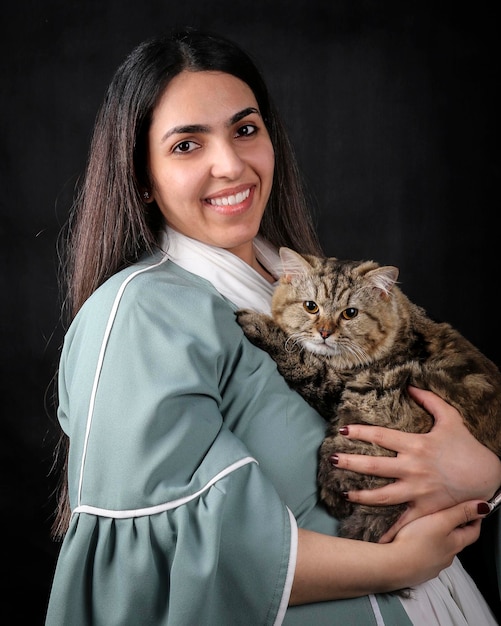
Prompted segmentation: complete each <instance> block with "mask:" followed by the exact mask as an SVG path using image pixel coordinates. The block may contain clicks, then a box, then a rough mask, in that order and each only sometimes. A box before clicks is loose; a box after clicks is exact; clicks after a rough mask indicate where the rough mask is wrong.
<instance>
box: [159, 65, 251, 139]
mask: <svg viewBox="0 0 501 626" xmlns="http://www.w3.org/2000/svg"><path fill="white" fill-rule="evenodd" d="M246 107H255V108H258V106H257V101H256V98H255V96H254V94H253V92H252V90H251V88H250V87H249V86H248V85H247V84H246V83H244V82H243V81H242V80H240V79H239V78H236V77H235V76H233V75H231V74H226V73H224V72H208V71H203V72H190V71H183V72H181V73H180V74H178V75H177V76H175V77H174V78H173V79H172V80H171V81H170V83H169V84H168V85H167V87H166V89H165V91H164V92H163V94H162V96H161V98H160V100H159V102H158V104H157V106H156V107H155V109H154V111H153V119H152V129H153V127H154V126H156V125H160V126H162V128H163V129H164V130H165V127H166V126H169V125H170V126H175V125H178V124H180V123H182V124H188V123H203V124H209V125H210V124H217V123H224V122H225V121H227V120H228V119H229V118H230V117H231V116H232V115H233V114H234V113H235V112H236V111H240V110H242V109H244V108H246Z"/></svg>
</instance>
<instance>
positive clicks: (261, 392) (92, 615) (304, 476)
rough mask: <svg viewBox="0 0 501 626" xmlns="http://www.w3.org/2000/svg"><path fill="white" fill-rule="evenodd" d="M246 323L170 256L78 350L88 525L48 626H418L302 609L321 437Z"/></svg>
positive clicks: (113, 297)
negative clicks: (303, 541)
mask: <svg viewBox="0 0 501 626" xmlns="http://www.w3.org/2000/svg"><path fill="white" fill-rule="evenodd" d="M234 310H235V307H234V306H233V305H232V304H231V303H229V302H228V301H227V300H226V299H225V298H224V297H223V296H221V295H220V294H219V293H218V292H217V291H216V290H215V289H214V287H213V286H212V285H211V284H210V283H209V282H207V281H206V280H204V279H202V278H200V277H198V276H196V275H194V274H191V273H190V272H187V271H185V270H183V269H181V268H180V267H178V266H177V265H175V264H174V263H172V262H171V261H168V260H166V258H165V257H164V256H162V255H161V254H160V253H159V254H158V255H156V256H154V257H151V258H149V259H146V260H145V261H144V262H141V263H139V264H137V265H135V266H133V267H130V268H128V269H126V270H124V271H122V272H120V273H119V274H117V275H115V276H114V277H112V278H111V279H110V280H108V281H107V282H106V283H105V284H104V285H103V286H102V287H101V288H100V289H98V291H96V292H95V293H94V294H93V295H92V296H91V297H90V298H89V300H88V301H87V302H86V303H85V305H84V307H83V308H82V310H81V311H80V312H79V314H78V316H77V317H76V319H75V320H74V322H73V324H72V325H71V327H70V329H69V331H68V333H67V335H66V338H65V342H64V348H63V351H62V355H61V362H60V372H59V400H60V406H59V419H60V422H61V424H62V427H63V428H64V430H65V432H66V433H67V434H68V435H69V437H70V442H71V443H70V457H69V487H70V498H71V506H72V511H73V515H72V519H71V524H70V528H69V531H68V533H67V535H66V537H65V539H64V542H63V545H62V548H61V552H60V555H59V558H58V562H57V567H56V572H55V576H54V580H53V585H52V591H51V595H50V600H49V606H48V612H47V618H46V624H47V626H84V625H85V626H91V625H92V626H113V625H117V626H118V625H120V626H129V625H130V626H147V625H150V624H151V625H162V626H164V625H165V626H167V625H169V626H171V625H174V626H199V625H203V626H226V625H228V626H230V625H231V626H238V625H242V626H258V625H268V624H270V625H272V624H282V623H283V624H287V625H297V624H302V625H316V626H321V625H323V624H329V625H333V624H342V625H344V626H346V625H350V624H353V625H356V626H363V625H366V624H367V625H369V624H374V625H376V624H387V625H398V626H404V625H405V624H410V620H409V619H408V617H407V614H406V612H405V610H404V609H403V607H402V605H401V603H400V601H399V600H398V598H395V597H392V596H391V597H390V596H377V597H374V596H371V597H363V598H359V599H353V600H345V601H336V602H325V603H319V604H310V605H304V606H300V607H293V608H288V607H287V602H288V597H289V593H290V586H291V582H292V576H293V571H294V563H295V553H296V532H297V529H296V522H297V525H298V526H300V527H305V528H310V529H313V530H317V531H321V532H325V533H329V534H334V533H335V532H336V521H335V520H334V519H333V518H332V517H331V516H329V515H328V514H327V513H326V512H325V510H324V509H323V508H322V507H321V505H319V503H318V501H317V489H316V464H317V449H318V446H319V444H320V442H321V440H322V437H323V434H324V427H325V424H324V422H323V420H322V419H321V418H320V417H319V415H318V414H316V413H315V412H314V411H313V409H312V408H310V407H309V406H308V405H307V404H306V403H305V402H304V401H303V399H302V398H301V397H300V396H299V395H298V394H296V393H295V392H293V391H292V390H290V389H289V387H288V386H287V385H286V383H285V382H284V380H283V379H282V377H281V376H280V375H279V374H278V372H277V370H276V368H275V365H274V363H273V361H272V360H271V359H270V358H269V357H268V355H267V354H265V353H264V352H262V351H261V350H259V349H257V348H255V347H254V346H253V345H251V344H250V343H249V342H248V341H247V339H246V338H245V337H244V336H243V334H242V331H241V329H240V327H239V326H238V324H237V323H236V320H235V315H234Z"/></svg>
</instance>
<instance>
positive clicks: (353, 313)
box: [341, 306, 358, 320]
mask: <svg viewBox="0 0 501 626" xmlns="http://www.w3.org/2000/svg"><path fill="white" fill-rule="evenodd" d="M357 315H358V309H355V308H354V307H352V306H350V307H348V308H347V309H345V310H344V311H343V312H342V313H341V317H342V318H343V319H345V320H352V319H353V318H354V317H357Z"/></svg>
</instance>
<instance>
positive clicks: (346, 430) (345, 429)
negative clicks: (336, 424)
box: [339, 426, 350, 435]
mask: <svg viewBox="0 0 501 626" xmlns="http://www.w3.org/2000/svg"><path fill="white" fill-rule="evenodd" d="M349 432H350V429H349V428H348V426H341V428H340V429H339V434H340V435H347V434H348V433H349Z"/></svg>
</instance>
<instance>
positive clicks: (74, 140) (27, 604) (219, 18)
mask: <svg viewBox="0 0 501 626" xmlns="http://www.w3.org/2000/svg"><path fill="white" fill-rule="evenodd" d="M462 7H463V8H462ZM491 7H492V5H491V4H490V3H487V2H477V3H475V6H474V12H472V8H471V6H470V4H465V3H461V6H459V4H456V3H452V2H426V1H424V2H405V1H403V2H402V1H401V2H389V1H385V0H381V1H377V0H372V1H370V0H365V1H357V0H325V1H322V0H308V1H306V0H296V1H295V2H292V3H291V2H290V1H285V0H277V1H272V0H253V1H252V2H244V1H243V0H220V1H214V2H203V1H199V2H197V1H195V0H182V1H179V0H176V1H175V2H169V1H163V2H161V1H159V0H158V1H154V0H142V1H138V2H133V1H132V0H128V1H123V2H119V1H118V0H107V1H105V2H103V1H102V0H100V1H97V0H90V1H85V0H79V1H71V0H38V1H36V0H32V1H28V0H21V1H19V2H16V3H14V2H12V1H11V2H10V3H8V4H4V5H3V7H2V12H1V16H0V24H1V26H0V29H1V30H0V35H1V37H0V53H1V56H0V58H1V63H2V65H1V67H2V75H1V79H2V80H1V90H0V113H1V115H2V121H1V124H0V133H1V142H0V150H1V152H0V159H1V160H0V163H1V167H0V183H1V187H0V189H1V193H0V204H1V222H0V224H1V226H0V232H1V254H2V257H1V258H2V271H1V274H0V276H1V284H0V287H1V293H2V305H1V307H0V310H1V318H0V320H1V334H2V337H1V340H2V344H1V345H2V351H3V354H4V357H3V359H2V373H1V381H2V407H3V408H2V423H3V424H2V436H1V437H0V440H1V452H0V460H1V466H0V469H1V474H0V475H1V484H0V487H1V492H0V506H1V510H0V513H1V520H2V531H3V532H2V536H1V537H2V540H3V543H4V559H3V560H2V564H3V567H2V571H3V574H4V581H6V583H4V584H3V589H2V595H4V594H5V598H4V599H3V600H2V602H1V603H0V607H1V608H0V611H1V612H2V613H1V614H0V618H1V619H2V621H3V622H4V623H23V624H25V623H26V624H27V623H29V624H38V623H40V624H41V623H42V622H43V616H44V613H45V605H46V600H47V594H48V590H49V585H50V580H51V576H52V571H53V566H54V562H55V556H56V553H57V546H55V545H54V544H52V543H51V541H50V540H49V536H48V529H49V520H50V516H51V511H52V509H53V507H54V501H53V497H52V495H51V492H52V489H53V486H54V484H53V479H51V478H50V475H49V470H50V466H51V462H52V451H53V446H54V432H55V430H54V427H53V423H52V421H53V419H54V407H53V406H52V390H51V378H52V376H53V374H54V372H55V369H56V367H57V359H58V354H59V345H60V342H61V338H62V328H61V325H60V323H59V308H60V297H59V293H58V285H57V266H58V258H57V252H56V240H57V237H58V233H59V231H60V229H61V227H62V226H63V224H64V222H65V220H66V217H67V214H68V209H69V206H70V204H71V199H72V194H73V189H74V185H75V183H76V180H77V177H78V176H79V174H80V173H81V172H82V170H83V167H84V164H85V159H86V155H87V147H88V142H89V139H90V134H91V130H92V125H93V121H94V117H95V114H96V111H97V108H98V106H99V104H100V101H101V99H102V96H103V94H104V90H105V88H106V86H107V84H108V82H109V80H110V78H111V76H112V73H113V71H114V69H115V68H116V66H117V65H118V64H119V63H120V62H121V61H122V59H123V58H124V56H125V55H126V54H127V53H128V52H129V51H130V50H131V49H132V47H133V46H135V45H136V44H137V43H139V42H140V41H142V40H143V39H145V38H147V37H149V36H152V35H156V34H160V33H162V32H164V31H167V30H169V29H170V28H172V27H174V26H183V25H194V26H201V27H203V28H208V29H211V30H215V31H217V32H220V33H222V34H225V35H227V36H229V37H231V38H232V39H234V40H236V41H237V42H239V43H240V44H241V45H242V46H243V47H244V48H246V49H247V50H248V51H249V52H250V53H251V55H252V56H253V57H254V59H255V60H256V61H257V63H258V65H259V66H260V67H261V69H262V71H263V73H264V75H265V77H266V78H267V80H268V83H269V85H270V87H271V91H272V94H273V95H274V98H275V100H276V102H277V104H278V107H279V109H280V110H281V112H282V115H283V117H284V119H285V122H286V124H287V127H288V129H289V131H290V135H291V137H292V140H293V143H294V145H295V148H296V153H297V157H298V160H299V163H300V166H301V169H302V171H303V174H304V178H305V181H306V184H307V186H308V189H309V192H310V197H311V202H312V206H313V207H314V209H315V214H316V222H317V226H318V229H319V232H320V234H321V238H322V242H323V244H324V247H325V251H326V252H327V253H328V254H331V255H335V256H338V257H351V258H374V259H376V260H378V261H381V262H384V263H391V264H395V265H398V266H399V267H400V270H401V274H400V281H401V286H402V288H403V289H404V291H405V292H406V293H407V294H408V295H409V296H410V297H411V298H413V299H414V300H415V301H416V302H418V303H419V304H421V305H423V306H424V307H425V308H426V309H427V310H428V311H429V313H430V314H432V315H433V316H434V317H436V318H439V319H443V320H448V321H450V322H451V323H453V324H454V325H455V326H456V327H457V328H458V329H459V330H461V331H462V332H463V334H465V335H466V336H467V337H468V338H469V339H470V340H471V341H473V343H476V344H477V345H478V346H479V347H480V348H481V349H482V350H483V351H484V352H485V353H486V354H487V355H488V356H489V357H490V358H491V359H492V360H494V361H495V362H496V363H498V364H499V363H500V362H501V344H500V339H499V333H498V329H497V323H498V319H499V314H498V309H497V307H496V306H495V305H494V302H495V299H496V298H497V292H498V285H499V279H498V274H499V249H498V237H497V230H496V229H495V227H494V220H495V219H496V216H495V211H494V210H493V209H494V207H493V202H494V201H493V198H494V197H496V196H494V193H493V192H494V187H495V186H496V191H497V186H498V185H499V176H498V172H499V159H498V153H499V152H498V150H497V145H495V137H494V103H495V102H496V97H495V87H496V82H497V80H496V79H497V56H496V55H497V45H496V44H497V37H498V34H497V32H496V31H495V16H494V15H493V14H492V13H491V11H492V9H491ZM496 121H497V120H496ZM103 462H104V460H103ZM472 471H475V468H472ZM492 526H493V522H492V521H490V520H488V521H487V522H486V523H484V533H483V534H484V539H483V540H481V541H480V542H479V543H477V544H476V545H475V546H474V547H473V548H469V549H467V550H466V551H465V553H464V554H463V560H464V562H465V563H466V565H467V567H468V568H469V569H470V571H471V572H472V573H473V574H474V575H475V577H476V579H477V582H478V584H479V585H480V586H481V587H482V589H483V590H484V592H485V593H486V595H487V597H488V598H489V600H490V601H491V603H492V605H493V607H494V608H495V609H496V610H498V602H497V594H496V591H495V587H494V573H493V571H492V570H491V567H492V562H491V560H490V557H489V555H490V552H491V551H492V547H491V545H492V544H491V542H490V535H491V533H492V530H493V528H492ZM6 618H9V619H8V621H6Z"/></svg>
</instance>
